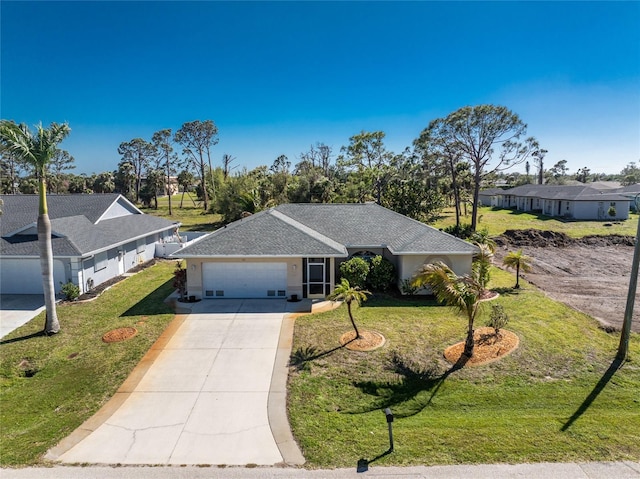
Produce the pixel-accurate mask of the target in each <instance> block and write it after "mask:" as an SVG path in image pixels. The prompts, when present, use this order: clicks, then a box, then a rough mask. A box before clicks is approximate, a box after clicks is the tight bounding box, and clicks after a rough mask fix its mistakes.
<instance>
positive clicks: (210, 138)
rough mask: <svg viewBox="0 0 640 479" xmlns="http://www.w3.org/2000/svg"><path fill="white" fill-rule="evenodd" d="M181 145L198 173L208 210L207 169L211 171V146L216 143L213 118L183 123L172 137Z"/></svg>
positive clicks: (216, 128) (188, 160)
mask: <svg viewBox="0 0 640 479" xmlns="http://www.w3.org/2000/svg"><path fill="white" fill-rule="evenodd" d="M173 139H174V141H175V142H176V143H179V144H180V145H182V153H183V155H184V156H185V159H186V161H187V162H189V163H191V164H192V165H193V166H194V167H195V169H196V170H197V171H198V172H199V173H200V184H201V185H202V199H203V202H204V210H205V211H209V192H208V191H207V185H206V181H207V174H206V173H207V171H212V170H213V167H212V166H211V148H212V147H213V146H215V145H217V144H218V127H217V126H216V124H215V123H214V122H213V120H205V121H200V120H195V121H188V122H186V123H183V125H182V126H181V127H180V129H179V130H178V131H176V134H175V135H174V137H173Z"/></svg>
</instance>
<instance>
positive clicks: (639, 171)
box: [620, 161, 640, 186]
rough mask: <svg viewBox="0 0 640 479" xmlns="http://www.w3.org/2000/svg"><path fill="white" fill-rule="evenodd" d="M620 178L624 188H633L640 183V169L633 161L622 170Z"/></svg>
mask: <svg viewBox="0 0 640 479" xmlns="http://www.w3.org/2000/svg"><path fill="white" fill-rule="evenodd" d="M620 176H621V177H622V181H621V184H622V186H631V185H635V184H636V183H640V167H638V165H636V162H635V161H631V162H629V164H628V165H627V166H625V167H624V168H623V169H622V171H621V172H620Z"/></svg>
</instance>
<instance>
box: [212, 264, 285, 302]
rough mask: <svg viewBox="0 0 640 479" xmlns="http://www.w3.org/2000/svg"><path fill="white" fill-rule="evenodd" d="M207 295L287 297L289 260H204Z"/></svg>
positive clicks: (220, 296)
mask: <svg viewBox="0 0 640 479" xmlns="http://www.w3.org/2000/svg"><path fill="white" fill-rule="evenodd" d="M202 284H203V290H204V297H205V298H284V297H286V296H287V264H286V263H204V264H203V265H202Z"/></svg>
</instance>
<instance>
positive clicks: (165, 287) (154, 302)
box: [120, 278, 175, 318]
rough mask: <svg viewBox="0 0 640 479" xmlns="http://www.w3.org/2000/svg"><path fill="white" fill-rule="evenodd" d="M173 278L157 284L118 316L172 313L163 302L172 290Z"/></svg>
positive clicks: (168, 306) (169, 307)
mask: <svg viewBox="0 0 640 479" xmlns="http://www.w3.org/2000/svg"><path fill="white" fill-rule="evenodd" d="M174 289H175V288H174V287H173V278H171V279H169V280H167V281H166V282H164V283H163V284H161V285H160V286H158V287H157V288H156V289H155V290H153V291H152V292H151V293H149V294H148V295H146V296H145V297H144V298H142V299H141V300H140V301H138V302H137V303H136V304H134V305H133V306H131V307H130V308H129V309H127V310H126V311H125V312H124V313H122V314H121V315H120V317H121V318H122V317H125V316H152V315H156V314H170V313H173V312H174V311H173V309H172V308H171V306H170V305H169V304H167V303H165V302H164V300H165V299H167V297H169V296H170V295H171V293H173V291H174Z"/></svg>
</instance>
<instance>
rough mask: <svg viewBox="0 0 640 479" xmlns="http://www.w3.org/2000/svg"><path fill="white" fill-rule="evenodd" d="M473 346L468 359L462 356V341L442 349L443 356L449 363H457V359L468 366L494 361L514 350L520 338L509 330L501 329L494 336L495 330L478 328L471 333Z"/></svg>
mask: <svg viewBox="0 0 640 479" xmlns="http://www.w3.org/2000/svg"><path fill="white" fill-rule="evenodd" d="M473 340H474V342H475V346H474V348H473V356H472V357H471V358H469V359H466V358H462V360H461V358H460V357H461V356H462V352H463V351H464V341H463V342H461V343H457V344H454V345H453V346H449V347H448V348H447V349H445V351H444V357H445V359H446V360H447V361H449V362H450V363H451V364H457V363H458V361H460V362H463V363H464V364H465V365H469V366H480V365H481V364H487V363H490V362H492V361H496V360H498V359H500V358H502V357H504V356H506V355H507V354H510V353H511V352H512V351H514V350H515V349H516V348H517V347H518V344H520V339H519V338H518V336H516V335H515V334H514V333H512V332H511V331H507V330H506V329H501V330H500V332H499V333H498V335H497V336H496V334H495V330H494V329H493V328H489V327H483V328H478V329H476V330H475V331H474V333H473Z"/></svg>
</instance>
